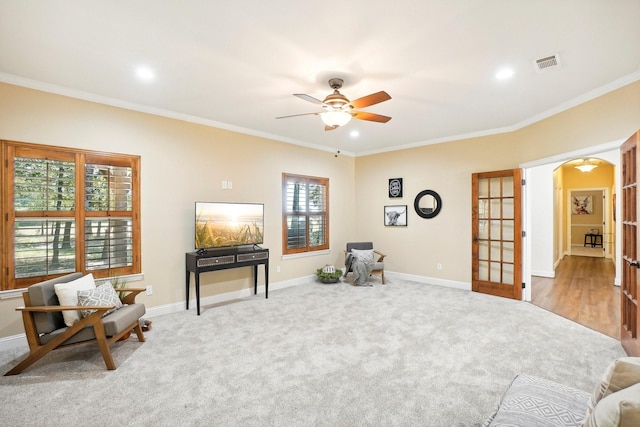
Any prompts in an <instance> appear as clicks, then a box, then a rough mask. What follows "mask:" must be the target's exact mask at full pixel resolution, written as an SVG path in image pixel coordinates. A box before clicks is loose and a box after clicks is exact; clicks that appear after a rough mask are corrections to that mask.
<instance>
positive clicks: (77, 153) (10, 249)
mask: <svg viewBox="0 0 640 427" xmlns="http://www.w3.org/2000/svg"><path fill="white" fill-rule="evenodd" d="M0 150H1V151H0V157H1V162H2V163H1V164H2V165H3V166H4V167H3V169H2V173H0V188H2V197H1V200H0V205H1V206H0V211H1V214H2V216H1V217H2V219H3V225H2V227H0V239H1V242H2V243H1V253H0V280H1V283H0V290H12V289H19V288H25V287H27V286H29V285H31V284H33V283H38V282H40V281H43V280H47V279H50V278H54V277H58V276H60V275H62V274H67V273H60V274H45V275H39V276H31V277H22V278H16V277H15V275H16V271H15V270H16V268H15V254H14V250H15V241H14V235H15V234H14V227H15V221H16V218H25V217H26V218H28V217H42V218H55V217H60V216H65V217H69V218H73V219H74V222H75V251H74V253H75V271H79V272H82V273H84V274H87V273H92V274H93V275H94V277H96V278H104V277H114V276H122V275H129V274H139V273H141V272H142V266H141V219H140V163H141V162H140V156H136V155H127V154H116V153H108V152H99V151H90V150H83V149H75V148H66V147H58V146H49V145H40V144H33V143H26V142H16V141H0ZM16 157H31V158H41V159H50V160H65V161H73V162H74V163H75V195H74V197H75V202H74V205H75V207H74V210H72V211H64V212H61V213H59V212H55V211H30V212H26V213H25V212H20V213H18V214H17V215H16V212H17V211H16V209H15V204H14V203H15V202H14V177H15V174H14V159H15V158H16ZM86 164H100V165H106V166H123V167H129V168H131V192H132V194H131V210H130V211H129V210H126V211H117V210H107V211H95V210H92V211H89V210H85V194H84V186H85V165H86ZM92 217H94V218H97V217H100V218H113V219H117V218H122V217H127V218H131V263H130V265H125V266H122V267H115V268H113V267H107V268H98V269H87V268H86V254H85V231H84V230H85V219H90V218H92Z"/></svg>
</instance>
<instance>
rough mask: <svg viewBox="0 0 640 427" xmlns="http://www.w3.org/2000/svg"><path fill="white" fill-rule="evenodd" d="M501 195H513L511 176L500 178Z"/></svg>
mask: <svg viewBox="0 0 640 427" xmlns="http://www.w3.org/2000/svg"><path fill="white" fill-rule="evenodd" d="M502 197H513V177H512V176H505V177H503V178H502Z"/></svg>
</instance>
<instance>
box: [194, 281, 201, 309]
mask: <svg viewBox="0 0 640 427" xmlns="http://www.w3.org/2000/svg"><path fill="white" fill-rule="evenodd" d="M195 276H196V306H197V307H198V316H200V274H198V273H195Z"/></svg>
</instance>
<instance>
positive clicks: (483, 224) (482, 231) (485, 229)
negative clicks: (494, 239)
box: [478, 220, 489, 240]
mask: <svg viewBox="0 0 640 427" xmlns="http://www.w3.org/2000/svg"><path fill="white" fill-rule="evenodd" d="M478 238H479V239H482V240H487V239H488V238H489V221H486V220H481V221H478Z"/></svg>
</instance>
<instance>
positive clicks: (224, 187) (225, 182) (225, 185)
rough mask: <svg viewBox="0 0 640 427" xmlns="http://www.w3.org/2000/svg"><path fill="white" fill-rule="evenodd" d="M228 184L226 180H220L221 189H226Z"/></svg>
mask: <svg viewBox="0 0 640 427" xmlns="http://www.w3.org/2000/svg"><path fill="white" fill-rule="evenodd" d="M228 186H229V183H227V181H222V189H223V190H226V189H227V187H228Z"/></svg>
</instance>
